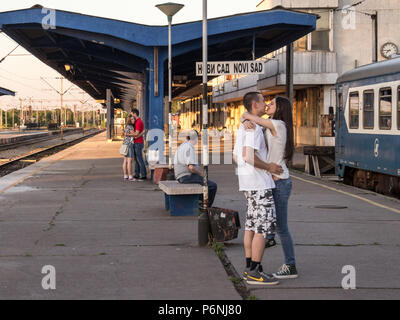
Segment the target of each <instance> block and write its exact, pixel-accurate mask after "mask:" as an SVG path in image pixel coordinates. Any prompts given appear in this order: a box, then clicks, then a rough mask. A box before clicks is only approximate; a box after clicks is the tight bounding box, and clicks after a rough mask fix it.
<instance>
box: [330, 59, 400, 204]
mask: <svg viewBox="0 0 400 320" xmlns="http://www.w3.org/2000/svg"><path fill="white" fill-rule="evenodd" d="M336 91H337V108H336V174H337V175H338V176H340V177H343V178H344V181H345V183H347V184H350V185H354V186H356V187H360V188H364V189H369V190H373V191H376V192H379V193H383V194H388V195H395V196H397V197H400V58H394V59H391V60H388V61H384V62H378V63H373V64H370V65H366V66H363V67H360V68H357V69H355V70H352V71H350V72H347V73H345V74H344V75H343V76H342V77H340V78H339V79H338V82H337V87H336Z"/></svg>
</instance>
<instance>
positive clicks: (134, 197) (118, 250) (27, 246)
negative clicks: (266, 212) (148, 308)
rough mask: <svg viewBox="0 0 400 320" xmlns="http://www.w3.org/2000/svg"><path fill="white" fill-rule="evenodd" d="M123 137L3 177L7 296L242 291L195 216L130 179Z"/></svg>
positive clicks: (3, 292)
mask: <svg viewBox="0 0 400 320" xmlns="http://www.w3.org/2000/svg"><path fill="white" fill-rule="evenodd" d="M119 147H120V143H111V144H107V143H106V138H105V133H103V134H100V135H98V136H95V137H93V138H90V139H88V140H86V141H84V142H82V143H80V144H78V145H75V146H73V147H71V148H69V149H66V150H64V151H62V152H60V153H58V154H56V155H53V156H51V157H49V158H46V159H44V160H42V161H40V162H39V163H37V164H34V165H32V166H30V167H27V168H25V169H23V170H21V171H18V172H15V173H13V174H11V175H9V176H6V177H4V178H2V179H0V299H171V300H175V299H189V300H191V299H196V300H197V299H216V300H221V299H233V300H234V299H240V296H239V294H238V293H237V292H236V290H235V288H234V286H233V284H232V282H231V281H230V279H228V277H227V275H226V272H225V270H224V268H223V266H222V264H221V262H220V261H219V259H218V258H217V256H216V255H215V253H214V251H213V250H211V249H209V248H199V247H198V246H197V219H196V218H172V217H170V216H169V215H168V214H167V212H165V210H164V202H163V194H162V192H160V191H159V190H158V187H157V186H156V185H154V184H152V183H151V182H150V181H148V182H142V183H139V182H138V183H130V182H126V181H123V179H122V173H121V171H122V169H121V165H122V158H121V157H120V156H119ZM45 265H52V266H54V267H55V269H56V290H54V291H45V290H44V289H43V288H42V285H41V283H42V279H43V277H44V276H45V275H43V274H42V273H41V271H42V268H43V266H45Z"/></svg>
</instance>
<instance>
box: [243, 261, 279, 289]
mask: <svg viewBox="0 0 400 320" xmlns="http://www.w3.org/2000/svg"><path fill="white" fill-rule="evenodd" d="M247 284H250V285H263V286H276V285H277V284H279V281H278V280H277V279H276V278H275V277H273V276H271V275H267V274H265V273H264V272H262V267H261V266H259V267H258V268H257V269H255V270H253V271H250V272H249V273H248V274H247Z"/></svg>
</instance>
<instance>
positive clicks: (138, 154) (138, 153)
mask: <svg viewBox="0 0 400 320" xmlns="http://www.w3.org/2000/svg"><path fill="white" fill-rule="evenodd" d="M133 146H134V150H135V162H136V164H135V177H136V178H146V175H147V172H146V165H145V164H144V160H143V148H144V144H143V143H135V144H134V145H133Z"/></svg>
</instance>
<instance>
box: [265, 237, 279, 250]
mask: <svg viewBox="0 0 400 320" xmlns="http://www.w3.org/2000/svg"><path fill="white" fill-rule="evenodd" d="M275 246H276V241H275V239H270V240H267V243H266V244H265V249H269V248H273V247H275Z"/></svg>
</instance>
